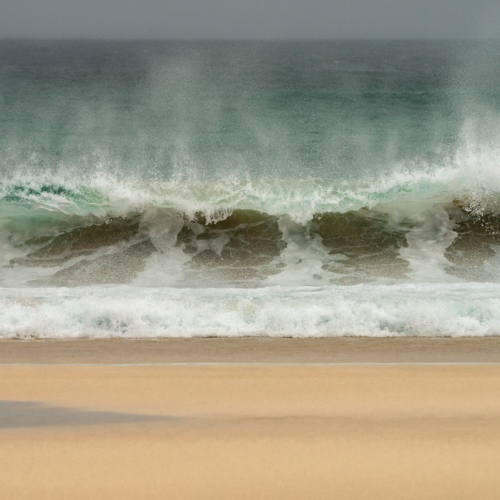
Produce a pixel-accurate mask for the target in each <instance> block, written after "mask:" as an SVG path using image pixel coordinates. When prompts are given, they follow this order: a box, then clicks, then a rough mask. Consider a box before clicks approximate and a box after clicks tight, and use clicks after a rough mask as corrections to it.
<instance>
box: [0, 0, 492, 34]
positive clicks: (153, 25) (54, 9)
mask: <svg viewBox="0 0 500 500" xmlns="http://www.w3.org/2000/svg"><path fill="white" fill-rule="evenodd" d="M9 37H16V38H105V39H115V38H118V39H120V38H126V39H127V38H128V39H130V38H132V39H134V38H153V39H194V38H195V39H219V40H220V39H345V38H358V39H372V38H373V39H401V38H404V39H408V38H409V39H414V38H439V39H442V38H445V39H447V38H500V1H499V0H141V1H139V0H0V38H9Z"/></svg>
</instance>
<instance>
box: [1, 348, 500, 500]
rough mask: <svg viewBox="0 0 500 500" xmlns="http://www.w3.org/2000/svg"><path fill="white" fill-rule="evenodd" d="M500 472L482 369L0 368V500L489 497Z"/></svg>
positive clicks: (494, 401)
mask: <svg viewBox="0 0 500 500" xmlns="http://www.w3.org/2000/svg"><path fill="white" fill-rule="evenodd" d="M34 344H36V343H17V346H18V347H10V348H9V349H11V350H10V351H9V352H10V357H9V358H8V359H10V361H11V362H12V361H14V362H19V359H20V357H22V356H21V354H20V352H21V351H22V350H23V349H22V348H21V347H20V346H23V345H24V346H27V345H29V346H32V347H31V348H33V349H41V348H40V347H33V345H34ZM61 344H64V349H66V351H65V352H66V355H62V354H61V352H62V351H58V353H57V350H58V349H60V348H61ZM202 344H203V343H202ZM209 344H210V343H207V344H204V345H205V347H206V346H207V345H209ZM6 345H7V344H6V343H0V352H3V354H2V355H3V360H2V362H4V363H5V362H6V359H7V357H6V350H4V347H5V346H6ZM37 345H38V346H43V345H45V347H43V349H45V351H44V352H45V354H46V355H47V352H48V350H50V349H53V354H52V358H51V359H52V361H53V362H55V361H56V360H58V362H60V363H61V362H68V361H71V362H75V361H78V360H80V361H85V360H86V359H87V358H86V356H87V355H88V353H87V354H82V355H81V356H80V357H79V356H78V351H80V352H83V351H84V350H85V349H83V350H82V349H81V348H80V347H79V344H78V343H38V344H37ZM47 345H52V348H50V349H49V348H47ZM87 345H88V346H92V345H93V343H89V344H87ZM102 345H105V344H101V347H102ZM137 345H141V346H142V347H140V348H139V349H137ZM157 345H158V344H157ZM162 345H163V346H165V345H167V344H162ZM173 345H174V344H170V347H169V348H168V349H167V351H169V352H170V353H173V352H176V351H175V349H174V348H173V347H172V346H173ZM193 345H194V344H193ZM198 345H200V344H198ZM212 345H213V344H212ZM219 345H223V344H219ZM259 345H260V344H259ZM268 345H269V344H268ZM276 345H277V344H276ZM325 345H327V344H324V345H323V347H324V346H325ZM329 345H330V346H331V344H329ZM339 345H340V344H337V351H336V352H337V354H339V352H340V350H339V348H338V346H339ZM356 345H357V347H356V349H358V348H360V345H361V344H356ZM365 345H367V344H365ZM377 345H378V346H379V348H378V349H382V347H381V346H382V345H383V344H377ZM387 345H389V344H387ZM402 345H403V344H400V345H399V347H398V348H397V349H395V350H394V351H391V352H392V358H391V356H388V357H389V358H391V359H390V360H392V361H394V359H395V357H396V358H397V357H398V356H402V353H401V346H402ZM449 345H450V346H451V344H449ZM470 345H472V344H469V346H470ZM475 345H476V347H478V345H479V344H475ZM486 345H487V344H486ZM492 345H493V344H490V347H491V346H492ZM57 346H59V347H57ZM71 346H72V347H71ZM126 346H128V347H126ZM134 346H135V347H134ZM290 346H291V344H288V349H292V348H291V347H290ZM422 346H423V344H421V345H420V347H421V348H419V349H416V352H423V351H425V349H423V347H422ZM233 347H234V344H233ZM247 347H248V345H247ZM406 347H408V345H407V346H406ZM183 348H184V347H183ZM16 349H20V351H19V352H18V354H17V356H18V357H17V358H16V356H15V350H16ZM64 349H63V350H64ZM89 349H90V350H92V349H93V347H89ZM119 349H122V350H123V352H125V351H127V352H128V349H132V350H134V349H135V350H136V351H138V353H139V354H140V353H141V352H142V354H140V355H138V357H137V360H138V361H141V362H148V360H149V361H151V359H152V358H151V357H149V358H148V356H146V355H145V352H146V351H148V349H149V348H148V347H145V345H144V344H141V343H121V346H120V348H119ZM163 349H166V348H165V347H163ZM193 349H194V351H196V349H197V348H193ZM259 349H260V347H254V349H253V350H252V349H250V350H251V351H252V352H253V354H252V356H254V355H255V350H256V351H259ZM301 349H303V346H302V347H301ZM388 349H389V350H390V349H391V348H388ZM398 349H399V350H398ZM454 349H455V351H454ZM454 349H450V351H449V352H452V351H453V352H455V354H456V352H459V353H461V352H462V348H461V347H460V348H457V347H456V346H455V348H454ZM457 349H458V351H457ZM28 350H29V349H26V350H25V351H28ZM68 350H69V351H71V350H73V351H72V354H71V356H70V358H71V359H69V358H68V353H69V351H68ZM160 350H161V349H160ZM292 350H293V349H292ZM382 350H383V349H382ZM410 350H411V349H410ZM490 350H491V351H492V352H495V348H494V346H493V347H492V348H491V349H490ZM194 351H193V352H194ZM317 351H318V353H316V354H315V355H314V356H312V358H314V357H315V356H318V355H319V353H320V351H321V349H319V348H318V349H317ZM376 351H377V350H375V351H374V352H375V353H376ZM403 351H405V349H403ZM472 351H473V349H472ZM477 351H478V352H479V353H481V352H483V351H487V349H486V347H485V345H484V344H483V347H482V348H478V349H477ZM32 352H34V351H32ZM38 352H39V353H40V351H38ZM123 352H122V354H123ZM308 352H309V354H311V353H313V352H315V349H314V348H311V349H310V350H309V351H308ZM346 352H347V351H346ZM346 352H344V355H346ZM178 354H179V353H177V354H176V356H177V355H178ZM476 354H477V353H476ZM483 354H484V352H483ZM198 355H200V356H201V354H200V353H199V352H198ZM385 355H386V357H387V352H386V353H385ZM405 355H408V352H406V354H405ZM461 355H462V354H456V356H458V357H460V356H461ZM477 355H478V356H480V354H477ZM58 356H59V357H58ZM103 356H104V355H103ZM108 356H109V354H108ZM141 356H142V357H141ZM228 356H229V355H228ZM276 356H277V358H279V359H280V360H281V361H283V360H285V358H283V357H280V356H283V353H281V354H279V353H278V354H276ZM332 356H333V354H332V355H331V356H330V357H329V358H328V360H329V361H331V360H332V359H333V358H334V356H333V357H332ZM104 357H106V356H104ZM429 357H432V356H431V355H430V354H428V355H427V356H423V358H426V359H427V360H428V358H429ZM473 357H474V353H472V358H473ZM111 358H113V356H111ZM132 358H133V356H131V359H132ZM153 358H154V356H153ZM167 358H168V356H163V361H165V360H167V361H168V359H167ZM355 358H356V356H355V355H352V354H351V358H350V361H351V362H352V361H355ZM451 358H453V356H451V357H450V356H449V355H448V360H450V359H451ZM113 359H115V358H113ZM200 359H201V360H202V361H208V360H209V359H212V358H210V356H209V355H208V354H205V356H204V357H203V356H201V358H200ZM228 359H231V358H230V356H229V357H228ZM251 359H253V358H251V357H250V358H248V357H247V358H245V360H247V361H248V360H251ZM294 359H295V360H300V357H297V358H294ZM304 359H309V358H308V357H307V356H306V357H305V358H304ZM483 359H484V357H483ZM95 360H96V355H95V353H94V361H95ZM99 360H100V361H101V362H103V358H99V356H97V361H99ZM287 360H290V358H289V357H288V359H287ZM471 360H473V359H471ZM129 361H130V360H129ZM226 361H227V360H226ZM323 361H325V360H323ZM370 361H372V362H374V361H375V362H376V361H380V357H379V355H378V354H375V355H374V356H372V357H371V358H370ZM490 361H493V360H490ZM271 362H272V361H271ZM499 463H500V366H495V365H455V366H453V365H444V366H443V365H441V366H422V365H419V366H415V365H413V366H410V365H399V366H313V365H309V366H308V365H303V366H258V365H256V366H242V365H239V366H238V365H235V366H221V365H218V366H121V367H118V366H54V365H52V366H0V471H1V472H0V498H1V499H2V500H3V499H5V500H10V499H16V500H22V499H28V498H29V499H31V498H32V499H37V500H43V499H50V500H58V499H65V500H67V499H72V500H74V499H75V500H77V499H93V500H94V499H123V500H127V499H134V500H136V499H157V498H158V499H160V498H161V499H177V498H179V499H208V498H210V499H239V498H248V499H281V498H283V499H349V500H356V499H366V500H368V499H369V500H379V499H380V500H382V499H384V500H388V499H394V500H396V499H397V500H404V499H419V500H422V499H453V500H458V499H471V498H474V499H475V498H478V499H498V498H500V474H499V473H498V464H499Z"/></svg>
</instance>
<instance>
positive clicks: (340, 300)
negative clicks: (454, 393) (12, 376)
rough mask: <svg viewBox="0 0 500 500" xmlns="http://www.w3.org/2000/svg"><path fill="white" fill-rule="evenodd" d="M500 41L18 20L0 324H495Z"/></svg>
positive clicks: (61, 329) (454, 331) (173, 329)
mask: <svg viewBox="0 0 500 500" xmlns="http://www.w3.org/2000/svg"><path fill="white" fill-rule="evenodd" d="M498 82H500V43H499V42H354V41H350V42H280V43H271V42H266V43H263V42H262V43H258V42H224V43H222V42H210V43H207V42H204V43H202V42H107V41H73V42H63V41H57V42H35V41H14V40H4V41H0V175H1V176H0V338H47V337H49V338H69V337H161V336H186V337H191V336H242V335H269V336H335V335H367V336H399V335H454V336H461V335H472V336H484V335H498V334H500V85H499V83H498Z"/></svg>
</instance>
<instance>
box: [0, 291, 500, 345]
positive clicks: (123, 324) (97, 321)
mask: <svg viewBox="0 0 500 500" xmlns="http://www.w3.org/2000/svg"><path fill="white" fill-rule="evenodd" d="M0 318H1V323H0V338H77V337H92V338H111V337H118V338H121V337H123V338H125V337H126V338H146V337H195V336H229V337H238V336H249V335H251V336H252V335H253V336H255V335H266V336H294V337H322V336H343V335H357V336H371V337H384V336H408V335H416V336H488V335H500V285H496V284H488V283H484V284H482V283H468V284H463V283H461V284H420V285H417V284H407V285H390V286H385V285H376V286H370V285H359V286H351V287H339V286H331V287H293V288H287V287H268V288H260V289H234V288H231V289H227V288H226V289H178V288H164V287H161V288H160V287H159V288H141V287H133V286H116V287H88V288H74V289H67V288H23V289H20V288H18V289H0Z"/></svg>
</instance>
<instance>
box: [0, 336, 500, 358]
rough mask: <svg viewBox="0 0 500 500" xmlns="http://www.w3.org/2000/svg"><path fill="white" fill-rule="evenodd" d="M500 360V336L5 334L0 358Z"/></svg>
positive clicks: (0, 344) (1, 342) (0, 349)
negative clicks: (81, 336) (81, 337)
mask: <svg viewBox="0 0 500 500" xmlns="http://www.w3.org/2000/svg"><path fill="white" fill-rule="evenodd" d="M457 362H458V363H467V362H476V363H478V362H479V363H500V337H487V338H485V337H482V338H446V337H445V338H432V337H431V338H429V337H418V338H408V337H406V338H361V337H338V338H317V339H311V338H309V339H298V338H269V337H250V338H249V337H246V338H190V339H176V338H174V339H158V340H95V339H93V340H64V341H61V340H30V341H22V340H4V341H0V364H4V363H27V364H45V363H47V364H53V363H55V364H64V363H79V364H80V363H83V364H89V363H96V364H113V363H457Z"/></svg>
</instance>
